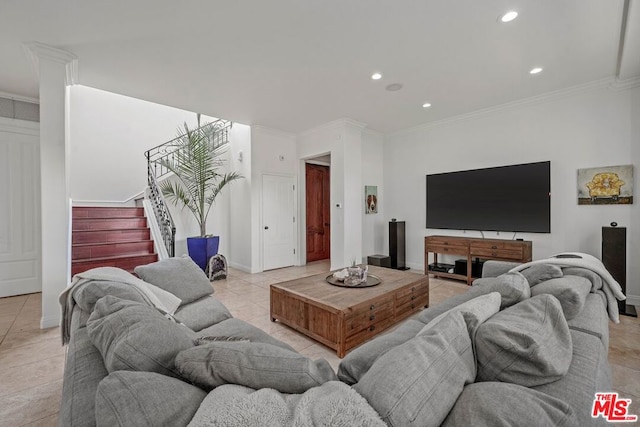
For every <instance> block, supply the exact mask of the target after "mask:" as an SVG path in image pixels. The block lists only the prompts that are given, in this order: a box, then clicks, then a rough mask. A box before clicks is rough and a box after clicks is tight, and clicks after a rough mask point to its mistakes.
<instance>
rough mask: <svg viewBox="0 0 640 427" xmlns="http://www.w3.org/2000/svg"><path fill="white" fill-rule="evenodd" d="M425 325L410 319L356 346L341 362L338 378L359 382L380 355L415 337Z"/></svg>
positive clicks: (343, 380)
mask: <svg viewBox="0 0 640 427" xmlns="http://www.w3.org/2000/svg"><path fill="white" fill-rule="evenodd" d="M424 326H425V324H424V323H422V322H419V321H417V320H414V319H408V320H406V321H404V322H402V323H401V324H400V326H398V328H396V329H394V330H393V331H391V332H389V333H386V334H384V335H380V336H377V337H375V338H374V339H373V340H371V341H368V342H366V343H364V344H363V345H361V346H359V347H356V348H355V349H353V350H352V351H350V352H349V353H347V355H346V356H345V358H344V359H342V361H341V362H340V365H339V366H338V378H339V379H340V381H342V382H345V383H347V384H355V383H357V382H358V381H360V379H361V378H362V376H363V375H364V374H366V373H367V371H368V370H369V368H371V365H373V364H374V363H375V361H376V360H378V358H379V357H380V356H382V355H383V354H385V353H386V352H388V351H389V350H391V349H393V348H395V347H397V346H399V345H400V344H404V343H405V342H407V341H409V340H410V339H411V338H413V337H415V336H416V335H417V334H418V332H420V331H421V330H422V328H424Z"/></svg>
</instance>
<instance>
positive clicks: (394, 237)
mask: <svg viewBox="0 0 640 427" xmlns="http://www.w3.org/2000/svg"><path fill="white" fill-rule="evenodd" d="M389 258H391V268H395V269H396V270H408V269H409V267H407V266H406V265H405V240H404V221H396V220H395V219H392V220H391V221H390V222H389Z"/></svg>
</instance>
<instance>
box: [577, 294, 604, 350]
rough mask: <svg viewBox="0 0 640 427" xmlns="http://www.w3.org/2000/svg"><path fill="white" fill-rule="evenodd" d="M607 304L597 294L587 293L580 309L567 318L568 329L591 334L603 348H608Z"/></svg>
mask: <svg viewBox="0 0 640 427" xmlns="http://www.w3.org/2000/svg"><path fill="white" fill-rule="evenodd" d="M606 307H607V304H606V302H605V301H604V299H603V298H602V296H601V295H599V294H589V295H587V298H586V299H585V302H584V307H583V308H582V311H580V313H579V314H578V315H577V316H576V317H574V318H573V319H571V320H567V324H568V325H569V329H573V330H576V331H582V332H585V333H587V334H591V335H593V336H594V337H597V338H598V339H599V340H600V341H602V345H603V346H604V348H609V316H608V315H607V309H606Z"/></svg>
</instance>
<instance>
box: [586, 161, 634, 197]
mask: <svg viewBox="0 0 640 427" xmlns="http://www.w3.org/2000/svg"><path fill="white" fill-rule="evenodd" d="M632 203H633V165H621V166H606V167H600V168H589V169H578V204H579V205H630V204H632Z"/></svg>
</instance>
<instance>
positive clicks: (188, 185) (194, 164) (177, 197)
mask: <svg viewBox="0 0 640 427" xmlns="http://www.w3.org/2000/svg"><path fill="white" fill-rule="evenodd" d="M214 133H215V129H213V127H210V126H206V125H205V126H202V127H201V126H200V115H198V128H197V129H189V126H188V125H187V124H186V123H185V124H184V131H183V130H182V129H179V136H178V138H177V144H178V149H177V150H176V151H175V152H174V153H172V154H173V155H172V156H168V157H166V158H165V159H164V160H162V161H161V164H162V165H163V166H164V167H166V168H167V169H168V170H170V171H171V172H173V173H174V175H175V178H174V179H168V180H165V181H163V182H161V183H160V188H161V190H162V194H163V195H164V196H165V197H166V198H167V200H169V201H171V202H173V203H174V204H175V205H176V206H178V205H182V206H183V208H187V209H188V210H189V211H190V212H191V213H192V214H193V216H194V217H195V219H196V221H197V222H198V226H199V227H200V236H197V237H188V238H187V248H188V250H189V256H190V257H191V259H193V261H194V262H195V263H196V264H198V265H199V266H200V267H201V268H202V269H203V270H204V269H205V267H206V264H207V261H208V260H209V258H211V256H213V255H215V254H217V253H218V245H219V243H220V236H212V235H208V234H207V217H208V216H209V212H210V211H211V207H212V206H213V204H214V202H215V200H216V197H218V195H219V194H220V192H221V191H222V189H223V188H224V187H225V186H226V185H227V184H229V183H231V182H232V181H235V180H237V179H241V178H243V176H242V175H241V174H239V173H238V172H223V171H222V168H223V166H224V163H225V161H224V159H223V158H222V155H223V154H224V152H225V149H224V147H214V146H213V141H214V138H213V136H214Z"/></svg>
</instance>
